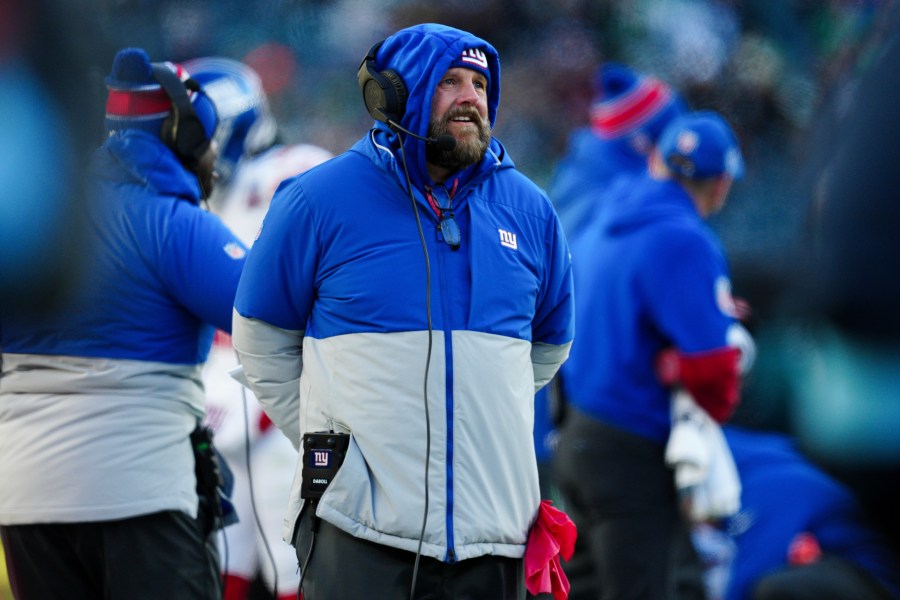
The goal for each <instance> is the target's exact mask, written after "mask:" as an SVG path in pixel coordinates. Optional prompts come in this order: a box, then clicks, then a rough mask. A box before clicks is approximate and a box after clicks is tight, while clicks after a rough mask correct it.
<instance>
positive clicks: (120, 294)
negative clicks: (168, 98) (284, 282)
mask: <svg viewBox="0 0 900 600" xmlns="http://www.w3.org/2000/svg"><path fill="white" fill-rule="evenodd" d="M90 181H91V184H92V188H91V192H92V195H91V199H90V201H89V203H88V206H87V207H86V213H87V214H86V220H87V223H88V225H89V227H90V238H89V242H90V245H89V248H88V251H87V252H86V256H85V257H84V261H85V262H84V268H83V272H82V273H79V275H80V277H79V290H78V291H77V293H76V294H74V297H73V298H72V299H71V301H70V302H68V303H67V304H65V306H63V307H62V308H60V309H59V310H57V311H55V312H54V313H53V314H52V315H43V316H42V318H40V319H37V320H35V319H27V318H25V317H24V316H17V315H9V314H4V315H2V316H0V319H2V320H0V346H2V348H3V375H2V378H0V406H3V410H2V411H0V456H3V459H2V460H0V480H2V481H4V482H5V483H4V485H2V486H0V524H17V523H43V522H52V523H58V522H84V521H105V520H110V519H121V518H127V517H133V516H137V515H143V514H149V513H153V512H159V511H164V510H179V511H182V512H184V513H186V514H189V515H195V514H196V512H197V495H196V492H195V487H196V480H195V476H194V456H193V452H192V450H191V445H190V442H189V440H188V435H189V433H190V432H191V430H192V429H193V428H194V426H195V425H196V423H197V421H198V420H199V419H200V418H202V416H203V412H204V406H203V400H204V397H203V384H202V382H201V379H200V368H201V364H202V362H203V361H204V360H205V359H206V355H207V352H208V351H209V347H210V344H211V343H212V336H213V332H214V328H215V327H220V328H222V329H225V330H229V329H230V327H231V318H230V317H231V307H232V303H233V298H234V294H235V291H236V289H237V282H238V279H239V278H240V273H241V269H242V268H243V265H244V256H245V253H246V249H245V248H244V246H243V245H242V244H241V243H240V241H238V239H237V238H235V237H234V235H232V234H231V232H230V231H228V229H227V228H226V227H225V226H224V225H223V224H222V222H221V221H220V220H219V219H218V217H216V216H214V215H212V214H210V213H208V212H206V211H205V210H203V209H201V208H200V206H198V202H199V199H200V187H199V184H198V182H197V179H196V177H195V176H194V175H193V174H191V173H190V172H188V171H186V170H185V169H184V167H183V166H182V165H181V164H180V163H179V162H178V160H177V158H176V157H175V155H174V154H173V153H172V152H171V151H170V150H169V149H168V148H167V147H166V146H165V145H164V144H163V143H162V141H160V139H159V138H158V137H157V136H154V135H152V134H150V133H147V132H144V131H140V130H137V129H129V130H121V131H117V132H116V133H114V134H113V135H112V136H110V137H109V138H107V140H106V142H105V143H104V144H103V146H102V147H101V148H100V149H99V150H98V151H97V152H96V153H95V155H94V157H93V161H92V164H91V173H90Z"/></svg>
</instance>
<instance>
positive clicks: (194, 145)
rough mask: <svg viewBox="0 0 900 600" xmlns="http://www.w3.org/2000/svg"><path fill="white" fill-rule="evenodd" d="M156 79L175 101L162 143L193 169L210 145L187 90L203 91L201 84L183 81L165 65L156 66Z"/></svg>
mask: <svg viewBox="0 0 900 600" xmlns="http://www.w3.org/2000/svg"><path fill="white" fill-rule="evenodd" d="M151 67H152V68H153V77H154V78H155V79H156V81H158V82H159V84H160V85H161V86H162V88H163V89H164V90H165V91H166V94H167V95H168V96H169V99H170V100H171V101H172V106H173V109H172V114H171V115H169V116H168V117H167V118H166V120H165V122H163V125H162V132H161V134H160V135H161V137H162V140H163V142H165V143H166V145H167V146H169V148H171V149H172V151H173V152H174V153H175V154H176V156H178V158H179V159H180V160H181V161H182V162H183V163H185V165H188V166H194V165H196V164H197V163H198V162H199V161H200V158H201V157H202V156H203V153H204V152H206V150H207V148H209V144H210V143H211V141H212V140H211V139H210V138H209V137H207V135H206V130H205V129H204V128H203V123H201V122H200V118H199V117H198V116H197V113H196V112H195V111H194V107H193V105H192V104H191V99H190V98H189V97H188V94H187V92H188V90H191V91H193V92H199V91H200V84H198V83H197V82H196V81H194V80H193V79H188V80H187V81H182V80H181V78H180V77H179V76H178V75H177V74H175V72H174V71H172V69H170V68H169V67H168V66H166V65H165V64H163V63H153V64H152V65H151Z"/></svg>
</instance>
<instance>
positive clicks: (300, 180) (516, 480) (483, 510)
mask: <svg viewBox="0 0 900 600" xmlns="http://www.w3.org/2000/svg"><path fill="white" fill-rule="evenodd" d="M471 48H477V49H480V50H482V51H484V53H485V55H486V56H487V59H488V62H489V65H490V73H491V77H490V80H491V83H490V87H489V91H488V98H489V114H490V121H491V124H492V125H493V123H494V119H495V117H496V114H497V104H498V102H499V97H500V90H499V82H500V77H499V75H500V73H499V62H498V58H497V53H496V51H495V50H494V49H493V48H492V47H491V46H490V45H489V44H487V43H486V42H484V41H483V40H480V39H478V38H476V37H474V36H472V35H470V34H467V33H464V32H461V31H458V30H456V29H452V28H449V27H444V26H440V25H420V26H416V27H411V28H409V29H405V30H402V31H401V32H399V33H397V34H396V35H394V36H392V37H390V38H388V39H387V40H386V41H385V42H384V44H383V46H382V48H381V50H380V51H379V53H378V57H377V63H378V64H377V66H378V68H379V69H385V68H391V69H394V70H395V71H397V73H399V74H400V75H401V77H402V78H403V80H404V81H405V84H406V86H407V88H408V91H409V99H408V101H407V110H406V114H404V115H403V118H402V125H403V126H404V127H405V128H408V129H409V130H410V131H412V132H414V133H417V134H419V135H423V136H424V135H425V134H426V133H427V129H428V122H429V119H430V113H431V101H432V96H433V93H434V90H435V89H436V87H437V84H438V82H439V81H440V80H441V79H442V77H443V74H444V73H445V72H446V71H447V69H448V67H449V66H450V64H451V63H452V62H453V61H454V60H455V59H457V58H458V57H459V56H460V55H461V53H462V52H463V51H464V50H467V49H471ZM404 137H406V140H405V142H404V141H403V138H404ZM401 142H402V143H404V145H405V146H404V154H405V156H406V160H407V161H408V162H407V165H406V167H407V168H404V165H403V156H402V154H401V152H400V147H399V144H400V143H401ZM407 169H408V173H409V181H411V182H412V185H411V187H410V186H408V185H407V174H406V173H407ZM453 179H456V180H457V181H456V183H455V188H456V191H455V193H454V194H453V195H452V206H453V210H454V213H455V216H456V219H457V221H458V223H459V227H460V230H461V233H462V243H461V245H460V247H459V248H458V249H457V250H454V249H452V248H451V247H450V246H449V245H448V244H447V243H445V242H444V241H443V239H442V238H441V233H440V230H439V229H438V219H437V217H436V215H435V213H434V212H433V211H432V210H431V208H430V206H429V204H428V202H427V199H426V198H425V196H424V187H425V185H427V184H428V183H430V182H429V181H428V175H427V170H426V163H425V145H424V143H423V142H421V141H419V140H415V139H413V138H411V137H409V136H403V135H402V134H399V135H398V134H396V133H394V132H392V131H390V129H388V128H387V126H384V125H382V124H381V123H379V124H377V125H376V126H375V128H373V129H372V130H371V131H369V132H368V133H367V134H366V135H365V136H364V137H363V138H362V139H361V140H359V141H358V142H357V143H356V144H355V145H354V146H353V147H352V148H351V149H350V150H348V151H347V152H345V153H343V154H341V155H339V156H337V157H336V158H334V159H332V160H331V161H328V162H326V163H324V164H322V165H320V166H318V167H315V168H313V169H311V170H310V171H307V172H306V173H304V174H302V175H300V176H299V177H297V178H294V179H292V180H288V181H287V182H285V183H284V184H282V186H281V187H280V188H279V190H278V192H276V195H275V197H274V199H273V201H272V206H271V208H270V210H269V213H268V214H267V216H266V219H265V222H264V224H263V227H262V230H261V233H260V235H259V237H258V239H257V240H256V241H255V242H254V246H253V250H252V252H251V255H250V257H249V259H248V263H247V267H246V268H245V271H244V274H243V276H242V278H241V284H240V286H239V289H238V296H237V299H236V302H235V317H234V346H235V348H236V349H237V351H238V354H239V356H240V358H241V363H242V366H243V369H244V371H245V374H246V377H247V380H248V381H249V383H250V385H251V387H252V388H253V390H254V392H255V393H256V395H257V397H258V398H259V400H260V401H261V402H262V403H263V405H264V407H265V410H266V412H267V413H268V414H269V416H270V417H271V418H272V420H273V421H274V422H275V424H276V425H277V426H278V427H279V428H280V429H281V430H282V431H283V432H284V433H285V434H286V435H287V436H288V437H289V438H290V439H291V440H292V441H293V443H294V445H295V446H297V447H298V448H299V446H300V442H301V436H302V435H303V433H305V432H313V431H323V430H334V431H339V432H345V433H349V434H350V446H349V450H348V452H347V455H346V458H345V460H344V463H343V465H342V466H341V468H340V470H339V471H338V473H337V475H336V477H335V478H334V480H333V481H332V482H331V483H330V485H329V487H328V489H327V490H326V491H325V493H324V495H323V496H322V498H321V499H320V500H319V503H318V505H317V507H316V514H317V515H318V516H319V517H321V518H322V519H324V520H326V521H328V522H329V523H331V524H333V525H335V526H337V527H339V528H341V529H343V530H344V531H347V532H349V533H350V534H352V535H354V536H357V537H360V538H363V539H367V540H370V541H373V542H376V543H381V544H385V545H388V546H392V547H395V548H401V549H404V550H408V551H411V552H416V551H417V549H418V547H419V538H420V532H421V529H422V523H423V516H425V514H426V512H425V511H426V509H427V522H426V527H425V532H424V536H423V539H422V553H423V554H424V555H426V556H431V557H433V558H437V559H439V560H446V561H451V562H452V561H455V560H463V559H467V558H472V557H477V556H481V555H486V554H493V555H499V556H508V557H517V558H518V557H521V556H523V554H524V547H525V542H526V540H527V535H528V530H529V527H530V525H531V523H532V521H533V519H534V518H535V516H536V514H537V510H538V506H539V502H540V496H539V491H538V481H537V467H536V463H535V454H534V447H533V443H532V427H533V418H534V416H533V398H534V392H535V389H536V388H539V387H541V386H542V385H544V384H545V383H546V382H547V381H549V379H550V377H552V375H553V374H554V373H555V372H556V370H557V369H558V367H559V365H560V364H561V363H562V362H563V361H564V360H565V357H566V356H567V354H568V348H569V345H570V343H571V340H572V336H573V320H572V319H573V315H572V313H573V302H572V281H571V266H570V261H569V253H568V248H567V245H566V242H565V238H564V236H563V234H562V230H561V228H560V225H559V222H558V219H557V218H556V214H555V212H554V210H553V208H552V207H551V205H550V202H549V200H548V198H547V197H546V195H545V194H544V193H543V192H542V191H541V190H540V189H539V188H537V187H536V186H535V185H534V184H533V183H532V182H531V181H529V180H528V179H527V178H526V177H524V176H523V175H522V174H521V173H519V172H518V171H517V170H516V169H515V167H514V164H513V162H512V160H511V159H510V158H509V156H508V155H507V153H506V151H505V149H504V148H503V146H502V144H500V142H498V141H496V140H494V141H492V143H491V145H490V148H489V149H488V151H487V153H486V155H485V157H484V159H483V160H482V161H481V162H480V163H477V164H475V165H472V166H470V167H468V168H466V169H465V170H463V171H462V172H460V173H457V174H455V175H454V176H452V177H451V180H450V181H448V182H447V183H448V186H447V187H448V188H451V189H452V188H453V185H454V184H453V183H452V181H453ZM434 190H435V194H447V195H448V196H449V195H450V192H449V191H448V190H447V188H444V187H443V186H435V187H434ZM419 223H420V224H421V232H420V229H419ZM426 399H427V401H426ZM301 466H302V465H298V469H297V473H296V476H295V481H294V486H293V490H292V494H291V500H290V507H289V510H288V515H287V519H286V529H285V539H288V540H291V539H292V538H291V535H292V533H293V528H294V523H295V521H296V518H297V515H298V514H299V512H300V509H301V507H302V501H301V499H300V496H299V490H300V484H301ZM426 474H427V482H426V479H425V478H426Z"/></svg>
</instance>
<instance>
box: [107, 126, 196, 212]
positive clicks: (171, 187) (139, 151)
mask: <svg viewBox="0 0 900 600" xmlns="http://www.w3.org/2000/svg"><path fill="white" fill-rule="evenodd" d="M91 169H92V171H93V172H94V173H95V174H96V175H97V176H98V178H101V179H110V180H119V181H121V182H126V181H129V180H130V181H142V182H145V183H146V184H147V185H149V186H151V187H152V188H154V189H155V190H156V191H157V192H159V193H160V194H161V195H169V196H178V197H179V198H184V199H186V200H188V201H190V202H193V203H194V204H197V203H198V202H199V201H200V198H201V193H200V183H199V181H197V176H196V175H194V174H193V173H191V172H190V171H188V170H187V169H186V168H185V167H184V166H183V165H182V164H181V163H180V162H179V161H178V158H177V157H176V156H175V154H174V153H173V152H172V151H171V150H169V148H168V147H167V146H166V145H165V144H164V143H163V142H162V141H161V140H160V139H159V137H158V136H156V135H153V134H150V133H147V132H145V131H140V130H138V129H123V130H119V131H116V132H114V133H112V134H111V135H110V136H109V137H108V138H107V139H106V141H105V142H104V143H103V146H101V147H100V148H99V149H97V151H96V152H95V153H94V156H93V157H92V164H91Z"/></svg>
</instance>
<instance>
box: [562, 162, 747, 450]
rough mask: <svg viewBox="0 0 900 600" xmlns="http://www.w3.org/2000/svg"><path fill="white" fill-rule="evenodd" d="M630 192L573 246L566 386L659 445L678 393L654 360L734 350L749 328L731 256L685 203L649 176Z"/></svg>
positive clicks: (612, 420)
mask: <svg viewBox="0 0 900 600" xmlns="http://www.w3.org/2000/svg"><path fill="white" fill-rule="evenodd" d="M631 183H632V185H631V186H630V187H629V189H628V190H625V191H624V193H623V194H622V196H621V197H616V198H612V199H610V201H609V202H608V204H607V206H606V207H604V210H603V211H601V212H600V213H598V215H597V217H596V218H595V219H594V220H593V221H592V222H591V229H589V230H588V229H586V230H585V231H584V232H582V233H581V234H579V235H578V236H577V237H576V239H575V240H573V243H572V255H573V262H574V269H575V280H576V281H575V286H576V289H577V290H578V298H579V301H578V307H579V308H578V333H579V335H578V341H576V342H575V344H574V345H573V347H572V356H571V358H570V360H569V361H568V362H567V363H566V364H565V366H564V367H563V385H564V386H565V392H566V396H567V398H568V399H569V400H570V401H571V403H572V405H573V406H575V407H576V408H578V409H579V410H581V411H582V412H584V413H586V414H588V415H590V416H593V417H596V418H598V419H600V420H602V421H604V422H605V423H607V424H609V425H612V426H615V427H619V428H621V429H624V430H626V431H629V432H631V433H634V434H637V435H640V436H643V437H645V438H648V439H651V440H653V441H656V442H658V443H659V444H661V445H662V444H665V442H666V440H667V439H668V437H669V429H670V424H671V418H670V396H671V391H670V390H668V389H666V388H665V387H663V385H662V384H661V383H660V382H659V380H658V379H657V377H656V374H655V371H654V359H655V357H656V356H657V354H658V353H659V352H660V350H662V349H663V348H667V347H671V346H674V347H677V348H678V349H679V350H680V351H682V352H685V353H699V352H705V351H710V350H716V349H720V348H723V347H727V346H729V345H732V344H733V337H734V336H735V335H737V332H738V331H739V330H742V328H741V327H740V325H739V324H738V323H737V321H736V319H735V318H734V316H733V311H732V310H731V309H732V297H731V284H730V281H729V277H728V267H727V263H726V260H725V256H724V254H723V252H722V250H721V247H720V245H719V242H718V240H717V239H716V238H715V237H714V234H713V233H712V231H711V230H710V229H709V228H708V227H707V226H706V225H705V224H704V223H703V222H702V220H701V217H700V215H699V214H698V213H697V210H696V208H695V207H694V205H693V203H692V201H691V198H690V197H689V196H688V194H687V193H686V192H685V191H684V189H683V188H682V187H681V186H680V185H679V184H677V183H676V182H674V181H657V180H655V179H652V178H651V177H650V176H649V175H644V176H643V177H640V178H636V179H634V180H632V182H631ZM582 316H583V318H582Z"/></svg>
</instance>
